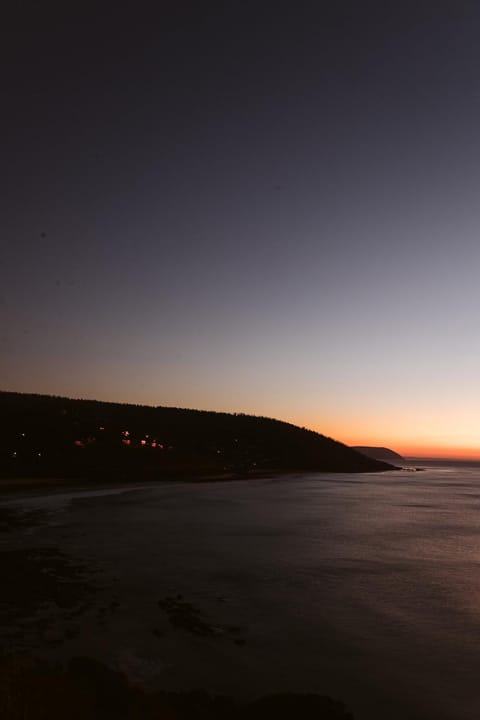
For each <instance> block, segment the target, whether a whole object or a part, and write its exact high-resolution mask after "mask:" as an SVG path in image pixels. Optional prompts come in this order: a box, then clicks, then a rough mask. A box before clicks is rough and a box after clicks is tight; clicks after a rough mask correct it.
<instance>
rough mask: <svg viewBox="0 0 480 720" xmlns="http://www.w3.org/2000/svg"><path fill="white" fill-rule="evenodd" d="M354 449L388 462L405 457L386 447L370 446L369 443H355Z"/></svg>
mask: <svg viewBox="0 0 480 720" xmlns="http://www.w3.org/2000/svg"><path fill="white" fill-rule="evenodd" d="M353 450H356V451H357V452H359V453H362V455H366V456H367V457H369V458H373V459H374V460H385V461H386V462H389V461H392V462H393V461H395V460H403V459H404V458H403V457H402V456H401V455H399V454H398V453H396V452H394V451H393V450H390V449H389V448H386V447H369V446H368V445H367V446H363V445H354V446H353Z"/></svg>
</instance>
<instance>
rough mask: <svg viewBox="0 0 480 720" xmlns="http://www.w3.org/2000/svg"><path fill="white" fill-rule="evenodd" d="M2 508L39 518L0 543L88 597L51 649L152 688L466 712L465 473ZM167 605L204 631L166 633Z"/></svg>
mask: <svg viewBox="0 0 480 720" xmlns="http://www.w3.org/2000/svg"><path fill="white" fill-rule="evenodd" d="M2 506H3V507H5V506H8V507H10V508H20V507H21V508H22V510H28V509H32V508H36V509H39V510H40V511H44V512H45V513H46V517H47V521H46V522H44V523H43V524H39V525H37V526H35V527H33V528H27V529H22V530H21V531H20V530H18V531H16V533H13V534H12V536H11V539H10V540H8V539H7V540H5V539H4V540H3V546H2V547H3V548H4V547H5V542H12V543H17V544H18V543H20V544H22V546H24V547H26V546H28V544H30V545H33V544H37V545H39V546H42V547H45V546H47V547H58V548H60V549H61V550H62V552H63V553H66V554H67V555H68V556H71V557H72V558H75V559H77V560H78V559H80V560H81V561H82V562H84V563H86V566H87V567H88V568H89V572H90V574H91V578H92V582H93V583H94V584H96V586H97V587H98V591H97V594H96V595H95V594H94V595H93V596H92V599H91V601H90V602H91V603H92V605H91V607H90V609H87V610H85V612H84V614H83V616H82V615H80V616H79V619H78V620H76V622H77V623H78V628H79V630H80V632H79V633H77V635H76V636H73V635H72V637H68V638H66V639H65V640H64V641H63V642H62V643H59V644H58V646H55V647H53V648H52V649H51V650H49V652H50V653H51V654H53V655H56V656H58V657H62V656H63V657H65V656H68V655H73V654H88V655H92V656H96V657H99V658H101V659H103V660H105V661H107V662H109V663H110V664H112V665H114V666H116V667H119V668H121V669H123V670H124V671H125V672H128V673H129V674H130V675H132V676H134V677H137V678H141V679H142V681H144V682H145V683H147V684H148V683H150V684H152V685H156V686H160V687H164V688H172V689H180V688H199V687H203V688H206V689H208V690H210V691H212V692H221V693H228V694H234V695H236V696H238V697H249V698H250V697H253V696H255V695H259V694H265V693H267V692H275V691H285V690H292V691H297V692H298V691H313V692H318V693H323V694H328V695H332V696H334V697H337V698H339V699H341V700H342V701H343V702H345V703H346V704H347V705H348V707H349V708H350V710H351V711H352V712H353V713H354V715H355V718H357V720H376V719H380V718H382V720H383V719H384V718H392V719H395V718H402V720H407V719H408V718H412V719H413V718H415V720H417V718H418V719H420V718H423V719H424V720H430V719H432V720H433V719H434V718H435V720H447V719H448V720H478V718H480V683H479V671H480V467H479V466H474V465H471V466H468V465H461V466H460V465H458V466H455V465H449V466H448V465H444V466H440V465H438V466H430V467H427V468H426V469H425V471H424V472H416V473H415V472H405V471H403V472H402V471H392V472H390V473H383V474H371V475H370V474H362V475H347V474H341V475H326V474H317V475H308V476H305V475H304V476H293V475H292V476H288V477H287V476H283V477H277V478H269V479H264V480H258V479H255V480H247V481H233V482H224V483H222V482H209V483H166V484H163V485H156V486H141V487H139V486H134V487H128V488H125V487H123V488H115V489H112V488H110V489H108V488H106V489H105V490H104V491H102V492H99V491H98V490H89V489H86V490H83V491H75V492H71V493H56V494H44V495H41V494H38V495H37V496H35V497H33V496H30V497H22V498H18V497H15V498H13V499H12V496H10V498H7V497H5V498H3V499H2ZM177 595H181V600H180V601H179V602H182V603H183V602H185V603H189V604H191V605H192V606H194V607H195V608H196V609H198V610H199V611H200V612H201V613H202V616H201V617H202V618H204V619H205V622H207V623H208V624H209V627H211V628H212V632H211V633H210V634H206V635H205V636H203V635H202V634H201V633H200V634H198V633H192V632H188V629H185V628H178V627H177V628H175V627H174V626H173V625H172V624H171V623H170V622H169V618H168V617H167V615H166V614H165V611H164V609H162V605H161V601H162V600H164V599H165V598H166V597H167V596H168V597H176V596H177ZM112 598H114V601H115V608H117V607H118V610H116V612H115V613H113V611H112V613H111V614H110V615H109V616H108V618H106V615H105V613H106V611H105V613H104V616H103V617H104V622H103V624H100V625H98V623H97V621H96V620H95V621H94V619H95V618H97V619H98V617H99V615H98V613H99V612H100V610H99V608H98V607H95V603H96V604H97V605H100V604H103V605H108V602H110V603H111V599H112ZM159 601H160V605H159ZM111 607H112V608H113V607H114V606H113V605H111ZM163 607H164V606H163ZM95 613H97V614H95ZM105 618H106V619H105ZM32 646H33V648H34V650H35V649H36V648H35V642H34V641H32ZM38 647H39V648H40V645H39V646H38ZM37 649H38V648H37ZM40 649H41V648H40Z"/></svg>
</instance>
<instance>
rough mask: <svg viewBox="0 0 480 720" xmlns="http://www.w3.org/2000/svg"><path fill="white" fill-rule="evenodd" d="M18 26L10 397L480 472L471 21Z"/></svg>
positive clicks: (459, 8) (260, 9)
mask: <svg viewBox="0 0 480 720" xmlns="http://www.w3.org/2000/svg"><path fill="white" fill-rule="evenodd" d="M119 5H121V8H118V7H115V6H113V5H112V6H110V5H109V4H108V3H95V4H92V5H89V4H88V3H82V4H81V5H80V4H78V5H76V4H75V3H58V4H55V3H48V2H46V3H41V4H40V3H32V4H31V5H30V4H29V3H18V4H16V6H15V7H13V4H12V7H11V8H10V10H9V11H7V13H6V15H5V17H4V22H3V23H2V28H1V31H0V32H1V38H0V40H1V47H2V50H1V53H2V56H3V57H2V60H3V62H2V63H1V65H2V68H3V71H2V73H3V74H4V77H3V78H2V88H3V102H2V106H3V109H2V114H1V117H0V124H1V133H2V139H3V143H2V145H3V146H4V150H3V151H2V167H3V172H2V180H3V189H2V203H1V209H0V219H1V226H0V227H1V236H0V387H1V388H2V389H5V390H14V391H19V392H37V393H47V394H54V395H66V396H69V397H82V398H90V399H99V400H111V401H120V402H132V403H140V404H149V405H171V406H177V407H190V408H202V409H211V410H219V411H227V412H246V413H253V414H256V415H266V416H269V417H276V418H279V419H282V420H286V421H288V422H293V423H295V424H299V425H302V426H306V427H309V428H312V429H314V430H317V431H319V432H321V433H323V434H325V435H329V436H331V437H334V438H336V439H338V440H341V441H343V442H346V443H347V444H363V445H367V444H369V445H386V446H389V447H392V448H393V449H395V450H397V451H398V452H401V453H405V454H410V455H421V454H425V455H450V456H455V455H464V456H467V455H470V456H478V457H480V382H479V365H480V363H479V360H480V333H479V332H478V328H477V315H478V310H479V308H480V283H479V282H478V274H479V268H480V242H479V231H480V202H479V194H480V133H479V128H480V45H479V43H478V37H479V36H480V5H479V4H478V3H477V2H469V1H462V0H455V2H447V1H443V2H442V1H437V2H425V1H422V0H417V2H415V3H413V2H409V0H406V2H402V3H399V2H388V0H384V1H383V2H368V0H366V1H365V2H362V3H359V2H358V1H355V2H351V1H349V0H347V1H346V2H342V3H319V2H302V1H301V0H300V1H299V2H296V3H292V2H289V3H284V2H275V3H270V2H259V1H258V0H257V1H256V2H250V0H242V1H241V2H240V1H236V0H232V1H229V2H213V1H211V2H206V3H198V2H188V1H185V2H182V3H163V2H158V3H156V4H155V5H148V6H147V5H146V4H142V2H137V3H135V4H133V3H132V4H131V5H130V4H129V3H119Z"/></svg>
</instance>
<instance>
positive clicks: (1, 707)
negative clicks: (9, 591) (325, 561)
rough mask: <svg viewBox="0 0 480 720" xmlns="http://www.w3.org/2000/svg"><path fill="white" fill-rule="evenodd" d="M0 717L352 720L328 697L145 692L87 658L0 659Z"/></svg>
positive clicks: (20, 719)
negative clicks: (245, 698) (240, 698)
mask: <svg viewBox="0 0 480 720" xmlns="http://www.w3.org/2000/svg"><path fill="white" fill-rule="evenodd" d="M0 717H2V719H4V720H24V718H29V719H30V720H64V719H65V718H71V720H92V719H95V720H97V719H98V720H110V719H111V720H197V719H200V720H201V719H204V720H228V719H229V718H232V719H233V720H247V719H249V720H265V719H268V718H272V719H273V718H278V719H279V720H283V719H285V720H287V719H288V720H290V719H292V720H293V718H298V719H299V720H310V719H311V720H353V715H352V714H351V713H349V712H348V710H347V709H346V708H345V706H344V705H343V704H342V703H341V702H338V701H336V700H333V699H332V698H329V697H325V696H321V695H315V694H313V693H307V694H293V693H279V694H276V695H266V696H263V697H260V698H258V699H257V700H255V701H253V702H249V703H239V702H236V701H235V700H234V699H233V698H231V697H228V696H225V695H210V694H209V693H207V692H205V691H203V690H192V691H190V692H162V691H157V692H149V693H147V692H145V691H143V690H142V689H141V688H139V687H135V686H133V685H132V684H131V683H129V682H128V680H127V678H126V676H125V675H123V674H122V673H119V672H116V671H114V670H112V669H111V668H109V667H107V666H106V665H105V664H103V663H100V662H98V661H95V660H93V659H91V658H87V657H77V658H72V659H71V660H70V661H69V662H68V663H67V664H66V666H63V667H62V666H59V665H54V664H52V663H47V662H45V661H43V662H39V661H35V660H32V659H26V658H18V657H8V656H6V657H4V658H3V659H1V660H0Z"/></svg>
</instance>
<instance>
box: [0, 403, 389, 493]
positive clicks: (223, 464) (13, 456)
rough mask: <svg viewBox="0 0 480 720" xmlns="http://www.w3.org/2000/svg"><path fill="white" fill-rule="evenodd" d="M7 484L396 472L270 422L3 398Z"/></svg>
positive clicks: (1, 468) (0, 466)
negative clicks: (32, 479)
mask: <svg viewBox="0 0 480 720" xmlns="http://www.w3.org/2000/svg"><path fill="white" fill-rule="evenodd" d="M0 431H1V432H0V474H2V475H3V476H4V477H6V476H12V477H13V476H22V475H23V476H46V477H48V476H52V477H99V478H100V477H101V478H107V477H111V478H139V479H141V478H147V477H148V478H150V477H151V478H152V479H153V478H162V477H165V478H168V477H178V476H185V477H188V476H190V477H198V476H201V475H221V474H225V473H229V474H231V473H238V474H245V473H260V472H275V471H278V472H280V471H319V472H323V471H325V472H375V471H381V470H387V469H390V468H391V466H390V465H388V464H387V463H383V462H378V461H376V460H373V459H371V458H367V457H366V456H365V455H361V454H359V453H358V452H355V450H352V449H351V448H348V447H347V446H346V445H343V444H342V443H339V442H336V441H335V440H332V439H330V438H327V437H324V436H323V435H319V434H318V433H315V432H312V431H310V430H305V429H304V428H299V427H296V426H295V425H290V424H289V423H285V422H281V421H279V420H272V419H270V418H264V417H255V416H251V415H243V414H228V413H217V412H207V411H201V410H185V409H179V408H171V407H149V406H140V405H122V404H119V403H105V402H97V401H93V400H71V399H68V398H62V397H52V396H44V395H30V394H28V395H27V394H19V393H10V392H0Z"/></svg>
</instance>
